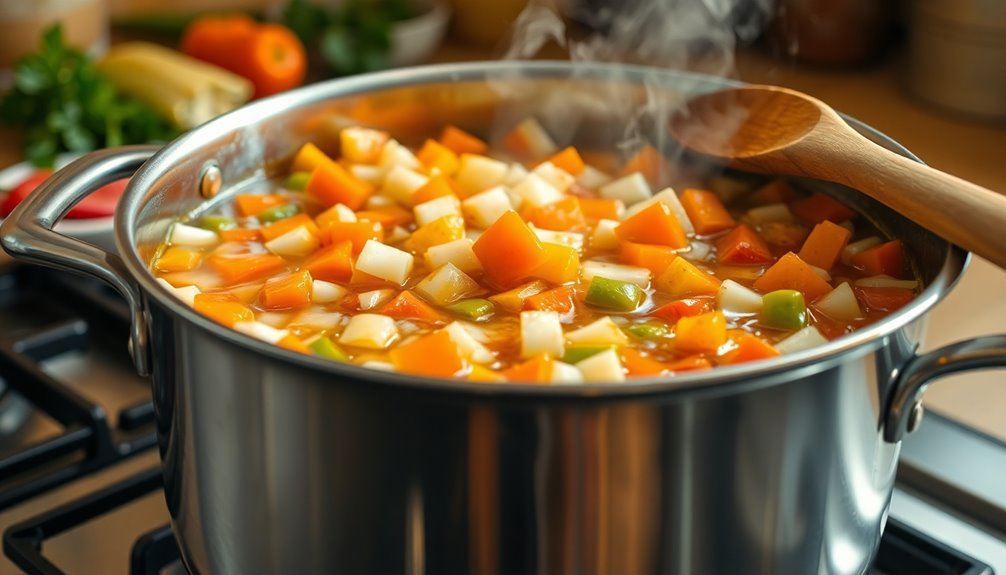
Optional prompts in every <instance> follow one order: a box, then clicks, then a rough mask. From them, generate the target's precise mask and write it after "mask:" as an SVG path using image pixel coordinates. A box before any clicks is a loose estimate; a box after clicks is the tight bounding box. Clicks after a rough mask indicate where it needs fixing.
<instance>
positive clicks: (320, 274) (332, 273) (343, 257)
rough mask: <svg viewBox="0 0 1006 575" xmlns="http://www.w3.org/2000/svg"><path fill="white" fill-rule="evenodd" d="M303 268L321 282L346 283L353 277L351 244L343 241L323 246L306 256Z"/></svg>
mask: <svg viewBox="0 0 1006 575" xmlns="http://www.w3.org/2000/svg"><path fill="white" fill-rule="evenodd" d="M303 267H304V269H306V270H307V271H309V272H311V276H312V277H314V278H317V279H319V280H322V281H326V282H344V281H347V280H349V278H350V277H352V275H353V242H352V241H350V240H343V241H341V242H338V243H334V244H332V245H328V246H324V247H322V248H321V249H319V250H318V251H316V252H314V253H313V254H311V255H310V256H308V258H307V261H305V262H304V266H303Z"/></svg>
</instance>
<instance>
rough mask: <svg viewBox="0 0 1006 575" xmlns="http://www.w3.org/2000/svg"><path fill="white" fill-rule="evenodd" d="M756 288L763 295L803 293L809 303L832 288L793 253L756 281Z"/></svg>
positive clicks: (782, 258)
mask: <svg viewBox="0 0 1006 575" xmlns="http://www.w3.org/2000/svg"><path fill="white" fill-rule="evenodd" d="M753 285H754V288H755V289H756V290H758V291H760V292H762V293H769V292H773V291H776V290H780V289H794V290H797V291H799V292H802V293H803V296H804V298H806V300H807V301H808V302H812V301H814V300H816V299H817V298H819V297H821V296H823V295H824V294H826V293H828V292H830V291H831V286H830V285H829V284H828V282H826V281H824V279H822V278H821V276H819V275H817V273H816V272H814V270H813V269H811V267H810V265H808V264H807V262H805V261H803V260H802V259H800V256H798V255H796V254H794V253H793V252H788V253H787V254H786V255H784V256H782V257H781V258H779V261H777V262H775V263H774V264H772V267H770V268H768V269H767V270H765V273H764V274H762V276H761V277H760V278H758V279H756V280H755V281H754V284H753Z"/></svg>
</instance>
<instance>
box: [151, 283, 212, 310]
mask: <svg viewBox="0 0 1006 575" xmlns="http://www.w3.org/2000/svg"><path fill="white" fill-rule="evenodd" d="M157 283H159V284H161V285H163V286H164V287H166V288H168V291H170V292H171V293H172V294H174V296H175V297H177V298H178V299H180V300H182V301H183V302H185V303H186V304H188V305H189V306H193V305H195V301H196V295H198V294H200V293H202V292H201V291H199V288H198V287H196V286H194V285H188V286H182V287H177V288H176V287H175V286H173V285H171V284H170V283H169V282H168V280H166V279H164V278H157Z"/></svg>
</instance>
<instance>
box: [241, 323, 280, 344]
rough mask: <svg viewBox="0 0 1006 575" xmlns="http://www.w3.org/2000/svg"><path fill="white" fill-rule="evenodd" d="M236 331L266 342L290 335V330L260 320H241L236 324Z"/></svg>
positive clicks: (273, 341) (274, 341)
mask: <svg viewBox="0 0 1006 575" xmlns="http://www.w3.org/2000/svg"><path fill="white" fill-rule="evenodd" d="M234 331H239V332H241V333H243V334H245V335H250V336H252V337H254V338H256V339H260V340H262V341H264V342H266V343H276V342H277V341H279V340H281V339H283V338H284V337H286V336H288V335H290V332H289V331H287V330H285V329H276V328H274V327H271V326H269V325H266V324H264V323H262V322H260V321H239V322H237V323H235V324H234Z"/></svg>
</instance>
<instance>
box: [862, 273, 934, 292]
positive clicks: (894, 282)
mask: <svg viewBox="0 0 1006 575" xmlns="http://www.w3.org/2000/svg"><path fill="white" fill-rule="evenodd" d="M853 283H855V284H856V286H858V287H880V288H882V287H889V288H901V289H917V288H918V287H919V282H918V281H916V280H899V279H896V278H892V277H891V276H887V275H879V276H871V277H868V278H859V279H858V280H856V281H855V282H853Z"/></svg>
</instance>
